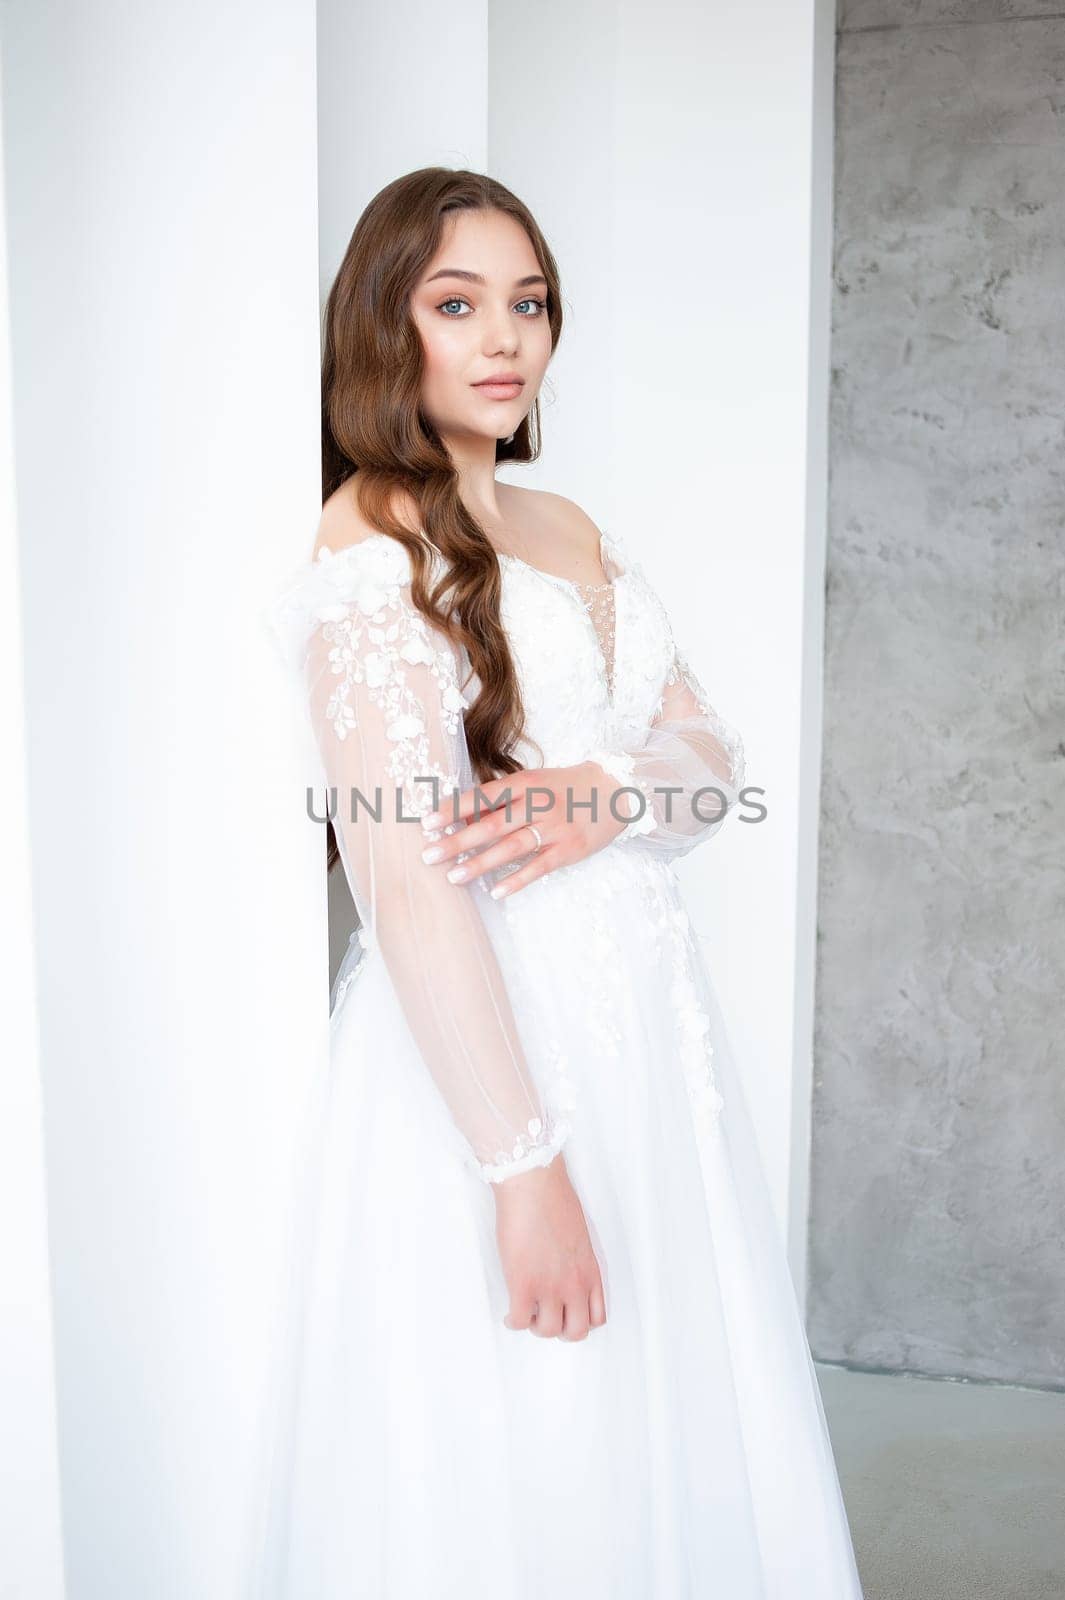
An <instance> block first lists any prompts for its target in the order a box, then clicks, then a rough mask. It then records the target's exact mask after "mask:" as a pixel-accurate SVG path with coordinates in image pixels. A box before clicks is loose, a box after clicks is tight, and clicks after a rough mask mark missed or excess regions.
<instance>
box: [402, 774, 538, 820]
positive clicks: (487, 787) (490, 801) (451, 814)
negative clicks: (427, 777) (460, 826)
mask: <svg viewBox="0 0 1065 1600" xmlns="http://www.w3.org/2000/svg"><path fill="white" fill-rule="evenodd" d="M515 776H516V775H515V774H514V773H511V775H510V778H509V779H507V778H490V779H489V780H488V782H487V783H482V784H477V785H472V786H471V787H470V788H469V789H463V791H462V793H461V794H459V795H457V796H456V795H454V794H449V795H446V796H445V797H444V799H443V800H442V802H441V805H440V808H439V810H437V811H432V812H430V814H429V815H428V816H427V817H425V818H424V821H425V824H426V826H427V827H438V828H444V827H446V826H447V824H448V823H449V822H457V821H458V820H459V818H460V817H472V816H473V814H474V810H475V809H476V810H477V811H478V812H479V814H480V815H483V814H484V813H485V812H486V811H487V809H488V807H489V806H494V805H495V804H496V802H497V801H501V800H502V798H503V796H504V795H505V794H506V792H507V786H508V783H509V784H510V786H511V793H512V794H513V792H514V791H513V780H514V777H515ZM478 800H479V803H478ZM516 804H517V797H516V796H515V799H514V801H513V802H512V805H516Z"/></svg>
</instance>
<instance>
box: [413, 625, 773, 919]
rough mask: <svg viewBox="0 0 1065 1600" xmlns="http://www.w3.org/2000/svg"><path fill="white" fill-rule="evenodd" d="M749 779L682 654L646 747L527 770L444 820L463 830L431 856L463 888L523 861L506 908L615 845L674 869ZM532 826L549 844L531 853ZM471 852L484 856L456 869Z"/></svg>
mask: <svg viewBox="0 0 1065 1600" xmlns="http://www.w3.org/2000/svg"><path fill="white" fill-rule="evenodd" d="M745 771H746V768H745V759H744V752H743V742H742V740H741V738H740V735H739V733H738V732H737V731H736V729H735V728H733V727H732V726H731V724H729V723H728V722H726V721H725V720H724V718H722V717H721V716H720V715H719V714H718V712H717V711H716V710H715V709H714V707H713V706H712V705H711V704H710V701H709V699H708V698H707V696H706V693H705V691H704V690H703V688H702V686H701V684H700V683H699V681H698V679H697V678H696V677H695V674H694V673H693V672H692V670H691V668H690V667H689V665H688V663H687V661H686V660H685V658H684V657H683V656H682V655H681V654H680V652H679V651H676V652H675V654H674V658H673V663H672V666H671V668H670V671H669V674H668V675H667V678H666V681H665V683H664V685H663V688H662V692H661V695H660V697H659V704H658V708H657V710H656V712H655V714H654V716H653V718H652V719H651V722H650V724H649V725H648V728H647V732H646V735H645V738H644V742H643V743H642V744H641V745H639V746H636V747H632V748H627V749H625V748H612V749H599V750H594V751H590V752H589V754H588V756H587V757H586V758H585V759H584V761H582V762H579V763H577V764H576V765H574V766H569V767H549V768H527V769H524V770H522V771H520V772H516V773H512V774H510V776H509V777H506V778H497V779H493V780H492V781H490V782H488V783H485V784H481V785H480V786H479V787H478V788H476V789H466V790H464V791H463V792H462V794H461V795H460V796H455V797H453V798H454V799H455V805H454V808H452V807H451V806H449V807H448V809H447V811H446V812H444V813H443V814H441V813H437V814H436V818H435V826H436V827H438V828H440V827H445V826H448V825H449V824H452V823H455V822H459V823H460V826H459V827H457V828H456V829H455V831H454V832H453V833H448V834H445V836H444V837H443V838H442V839H441V840H439V842H438V843H437V844H436V845H434V846H433V847H432V848H433V849H435V850H436V852H437V854H435V855H434V856H433V857H432V860H431V863H430V864H431V865H432V866H433V867H434V869H436V870H443V871H446V872H449V875H450V873H451V872H454V871H458V872H461V873H462V874H463V876H462V878H461V880H459V881H462V882H465V881H467V880H469V879H474V878H478V877H481V876H483V875H484V874H486V873H489V872H492V871H494V870H495V869H497V868H499V867H503V866H509V865H510V864H511V863H513V862H519V861H520V862H521V863H522V864H521V865H520V866H518V867H517V868H516V870H514V871H511V872H509V873H508V874H507V876H505V877H504V878H501V879H500V881H499V882H498V883H497V884H496V886H495V887H494V889H493V890H492V893H493V895H495V896H497V897H500V896H502V895H504V894H513V893H515V892H516V891H517V890H519V889H523V888H524V887H525V886H526V885H527V884H529V883H532V882H534V881H535V880H536V879H537V878H541V877H544V876H545V875H546V874H547V873H549V872H553V871H555V870H556V868H558V867H561V866H569V865H571V864H572V863H573V862H576V861H581V860H583V859H584V858H585V857H586V856H589V855H592V854H594V853H595V852H596V851H597V850H602V849H604V848H605V847H606V845H608V844H614V843H617V844H620V845H622V846H623V847H633V848H638V849H640V850H642V851H646V852H648V853H650V854H654V855H657V856H660V857H665V858H668V859H676V858H677V857H679V856H682V855H687V854H688V852H689V851H690V850H693V849H694V848H695V846H696V845H698V844H701V843H703V842H704V841H705V840H707V839H709V838H711V837H712V836H713V835H714V834H715V833H717V832H718V830H719V829H720V827H721V826H722V824H723V823H724V820H725V818H726V816H727V815H728V813H729V812H730V811H731V810H733V809H734V807H735V806H736V804H737V802H738V800H739V797H740V792H741V790H742V788H743V784H744V781H745ZM508 794H509V796H510V804H509V807H508V806H507V805H506V801H507V797H508ZM493 808H498V809H493ZM432 821H433V819H430V818H426V823H431V822H432ZM530 823H533V824H535V826H536V828H537V830H538V832H539V834H540V836H541V838H542V840H543V843H542V845H541V846H540V848H539V849H533V853H531V854H530V849H531V848H532V847H534V846H535V840H534V839H533V837H532V835H531V833H530V830H529V824H530ZM467 851H472V852H476V854H472V855H469V856H467V857H466V858H465V859H464V860H463V861H462V863H461V864H460V865H459V867H457V868H455V867H453V866H452V862H453V861H454V858H455V857H456V856H457V855H458V854H460V853H463V854H464V853H465V852H467Z"/></svg>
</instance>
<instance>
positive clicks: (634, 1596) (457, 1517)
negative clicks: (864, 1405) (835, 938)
mask: <svg viewBox="0 0 1065 1600" xmlns="http://www.w3.org/2000/svg"><path fill="white" fill-rule="evenodd" d="M479 901H480V902H481V903H482V904H481V909H482V913H483V915H484V916H485V919H486V922H487V923H488V926H489V928H490V930H491V932H492V937H493V941H494V943H495V944H496V947H497V950H498V953H499V956H500V961H501V963H502V964H503V967H504V972H505V975H506V978H507V982H508V987H509V988H510V991H511V995H512V999H513V1002H514V1007H515V1011H516V1013H517V1016H518V1020H519V1023H520V1026H521V1030H522V1040H523V1044H524V1045H525V1047H526V1049H527V1052H528V1053H529V1055H530V1059H531V1060H532V1061H533V1063H534V1064H535V1067H536V1072H537V1077H538V1081H539V1082H540V1084H541V1086H542V1089H543V1092H544V1093H545V1095H546V1097H547V1098H548V1100H549V1102H550V1104H551V1106H552V1107H553V1109H555V1111H556V1112H557V1114H559V1115H565V1116H566V1117H567V1119H568V1120H569V1122H570V1124H571V1130H572V1131H571V1133H570V1136H569V1139H568V1142H567V1144H566V1147H565V1159H566V1165H567V1168H568V1170H569V1173H570V1177H571V1179H572V1181H573V1184H574V1187H575V1188H576V1191H577V1194H578V1195H579V1197H580V1200H581V1203H582V1206H583V1208H584V1211H585V1215H586V1218H587V1221H588V1225H589V1231H590V1233H591V1238H592V1242H593V1245H594V1247H595V1251H596V1255H597V1257H598V1260H599V1264H600V1269H601V1272H602V1276H603V1283H604V1290H605V1299H606V1310H607V1320H606V1323H605V1324H604V1325H603V1326H602V1327H600V1328H593V1329H592V1330H591V1331H590V1333H589V1334H588V1337H587V1338H586V1339H585V1340H583V1341H578V1342H575V1343H569V1342H567V1341H565V1340H562V1339H546V1338H538V1337H536V1336H535V1335H533V1334H532V1333H530V1332H528V1331H520V1332H518V1331H512V1330H510V1329H508V1328H506V1327H504V1325H503V1317H504V1315H505V1313H506V1311H507V1307H508V1297H507V1293H506V1288H505V1284H504V1281H503V1276H502V1270H501V1268H500V1264H499V1259H498V1253H497V1249H496V1242H495V1206H494V1201H493V1198H492V1193H491V1190H490V1188H489V1186H488V1185H486V1184H484V1183H482V1182H481V1181H480V1180H479V1179H478V1178H476V1177H474V1176H472V1175H471V1172H470V1171H469V1169H468V1168H466V1167H465V1166H464V1165H463V1162H462V1161H461V1160H460V1159H459V1158H458V1147H457V1143H456V1141H457V1137H458V1136H457V1133H456V1130H455V1129H454V1127H453V1125H452V1123H451V1120H450V1117H449V1115H448V1113H447V1110H446V1108H445V1106H444V1103H443V1101H442V1099H441V1097H440V1095H439V1093H438V1091H437V1089H436V1087H435V1085H434V1084H433V1083H432V1081H431V1080H430V1079H429V1078H428V1076H427V1074H426V1072H425V1069H424V1067H423V1065H422V1063H421V1060H420V1058H419V1056H418V1054H417V1052H416V1050H415V1047H414V1045H413V1042H412V1040H411V1038H410V1035H409V1033H408V1031H407V1028H406V1024H405V1022H404V1019H403V1016H402V1013H401V1011H400V1009H399V1006H398V1003H397V1001H396V998H395V995H394V993H393V991H392V987H391V984H390V982H389V978H388V974H387V970H386V968H385V966H384V962H383V960H382V958H381V957H380V954H379V953H378V952H376V951H374V950H372V949H371V950H370V951H369V952H367V953H366V954H365V955H364V956H363V958H362V964H361V966H359V968H358V970H357V973H356V975H355V976H354V980H353V981H352V980H351V977H350V975H346V976H345V978H344V979H343V980H342V982H341V985H340V988H341V989H342V990H343V991H344V992H343V997H342V999H340V1001H339V1003H338V1005H337V1007H336V1010H335V1011H334V1018H333V1024H332V1052H331V1060H330V1062H329V1066H328V1070H327V1071H325V1072H323V1074H322V1076H321V1078H320V1080H318V1081H316V1082H314V1083H313V1084H312V1085H311V1086H310V1089H309V1097H308V1110H307V1121H306V1127H305V1130H304V1134H303V1138H302V1140H301V1145H300V1156H299V1161H298V1180H297V1182H296V1184H295V1186H294V1204H293V1211H292V1231H291V1240H290V1248H289V1273H288V1278H287V1281H286V1286H285V1292H284V1296H283V1312H282V1315H281V1317H280V1319H279V1323H278V1330H277V1337H276V1345H275V1356H274V1362H273V1372H272V1377H271V1381H270V1385H269V1391H268V1394H267V1396H266V1399H265V1409H264V1432H263V1446H262V1453H261V1457H260V1469H261V1470H260V1476H259V1481H258V1482H257V1484H256V1486H255V1490H254V1496H253V1502H254V1503H253V1507H252V1531H251V1535H250V1544H249V1554H248V1559H247V1564H246V1567H245V1571H244V1581H243V1586H242V1594H243V1596H246V1597H247V1600H280V1597H285V1600H342V1597H343V1600H489V1597H491V1600H547V1597H548V1596H554V1597H559V1600H571V1597H572V1600H860V1596H861V1589H860V1585H859V1580H858V1574H857V1570H856V1567H855V1562H854V1555H853V1551H852V1547H851V1540H850V1534H849V1529H848V1525H847V1520H846V1514H845V1510H844V1506H843V1501H842V1497H841V1494H840V1488H839V1482H838V1478H837V1474H836V1468H835V1464H834V1461H833V1456H832V1450H831V1445H830V1441H829V1436H828V1432H827V1428H826V1424H825V1416H824V1411H823V1409H822V1404H821V1398H820V1393H819V1390H818V1386H817V1380H816V1375H815V1372H814V1368H813V1364H812V1361H811V1358H810V1352H809V1347H808V1345H807V1341H806V1336H805V1331H804V1328H803V1324H802V1319H801V1316H800V1313H799V1309H798V1306H797V1303H796V1298H795V1293H794V1288H793V1284H792V1280H791V1276H790V1273H789V1269H788V1265H787V1260H786V1256H785V1252H784V1245H783V1240H782V1238H781V1236H780V1231H779V1228H778V1225H777V1222H776V1217H775V1214H774V1212H773V1210H772V1206H771V1202H770V1198H769V1193H768V1189H767V1186H766V1182H765V1178H764V1174H763V1171H762V1168H761V1164H760V1156H759V1151H758V1147H757V1145H756V1142H755V1137H754V1132H753V1128H752V1126H751V1122H750V1118H749V1113H748V1110H747V1107H746V1104H745V1101H744V1096H743V1091H742V1088H741V1084H740V1081H739V1078H738V1075H737V1071H736V1067H735V1063H734V1060H733V1057H732V1055H731V1053H730V1050H729V1043H728V1038H727V1034H726V1031H725V1027H724V1023H723V1019H722V1017H721V1013H720V1008H719V1006H718V1003H717V1000H716V997H715V994H714V991H713V986H712V983H711V980H710V977H709V974H708V972H707V969H706V964H705V961H704V958H703V956H702V952H701V948H700V946H699V943H698V940H697V939H696V938H695V936H694V934H693V931H692V929H691V927H690V925H689V923H688V919H687V916H686V913H685V909H684V905H683V901H682V898H681V895H680V891H679V888H678V885H677V881H676V878H675V875H674V873H673V871H672V870H671V869H670V868H669V867H668V866H667V865H665V864H664V863H663V862H661V861H659V860H656V859H653V858H651V857H649V856H646V855H644V854H641V853H640V852H639V850H638V849H633V850H628V849H626V847H625V846H620V847H618V848H617V849H607V850H604V851H601V852H599V853H598V854H597V855H595V856H592V857H590V858H588V859H587V860H586V861H583V862H581V863H578V864H577V865H575V866H572V867H568V868H563V869H560V870H559V871H556V872H554V873H552V874H549V875H548V876H547V877H545V878H543V879H541V880H539V881H538V882H537V883H535V884H533V885H531V886H530V887H528V888H526V889H523V890H521V891H520V892H518V893H517V894H515V895H514V896H513V898H511V899H504V900H502V901H500V902H493V901H491V900H490V899H489V898H488V897H487V895H484V894H482V895H480V896H479Z"/></svg>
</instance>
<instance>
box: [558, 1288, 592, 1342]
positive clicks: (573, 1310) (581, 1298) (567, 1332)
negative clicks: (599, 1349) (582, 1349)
mask: <svg viewBox="0 0 1065 1600" xmlns="http://www.w3.org/2000/svg"><path fill="white" fill-rule="evenodd" d="M559 1337H560V1338H562V1339H567V1340H573V1341H574V1342H576V1341H577V1340H578V1339H587V1337H588V1296H587V1294H576V1295H573V1296H572V1297H571V1298H570V1299H568V1300H567V1301H566V1304H565V1305H564V1307H563V1309H562V1332H561V1334H560V1336H559Z"/></svg>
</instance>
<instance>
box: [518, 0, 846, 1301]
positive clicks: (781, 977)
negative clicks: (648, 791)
mask: <svg viewBox="0 0 1065 1600" xmlns="http://www.w3.org/2000/svg"><path fill="white" fill-rule="evenodd" d="M831 10H832V8H831V6H830V5H829V4H827V3H826V0H760V3H758V4H754V5H752V4H750V3H749V0H717V3H715V4H714V5H712V6H706V5H700V4H694V3H691V0H662V3H659V4H656V5H654V6H651V5H647V4H644V3H641V0H590V3H589V4H588V5H583V6H572V5H567V4H563V3H562V0H545V3H544V4H542V5H540V6H539V7H538V8H537V13H536V18H535V25H533V26H528V25H526V23H527V19H526V17H525V13H524V12H523V11H522V8H521V7H520V6H519V5H518V4H516V0H493V3H492V5H491V7H490V14H491V18H492V27H491V30H490V38H491V42H492V51H491V54H490V60H489V128H490V138H489V148H488V156H489V167H490V170H491V171H492V173H493V174H494V175H495V176H497V177H500V178H502V179H503V181H504V182H506V183H508V184H509V185H510V186H511V187H512V188H514V189H515V190H516V191H517V192H518V193H519V194H520V195H522V196H523V198H525V199H526V200H527V201H528V202H529V203H530V204H531V206H532V207H533V210H534V211H535V213H536V215H537V217H538V219H539V221H540V223H541V225H542V226H543V228H544V229H545V231H546V233H547V235H548V238H549V240H550V242H551V243H552V246H553V248H554V249H555V251H556V254H557V255H558V257H559V262H560V267H561V270H562V275H563V285H564V291H565V295H566V311H567V316H568V326H567V328H566V330H565V332H564V334H563V343H562V346H561V348H560V351H559V354H558V355H557V357H556V359H555V361H554V363H553V365H552V377H551V380H550V381H551V385H552V386H553V388H554V390H555V391H556V393H557V403H556V404H555V405H554V406H553V407H552V406H548V407H547V408H546V410H545V417H546V434H547V438H546V447H545V451H544V457H543V460H542V462H541V463H540V465H539V466H538V468H537V470H536V478H537V479H538V481H540V482H541V483H542V484H544V485H545V486H546V487H550V488H553V489H556V490H558V491H560V492H562V493H564V494H569V495H571V496H572V497H573V498H575V499H576V500H578V501H579V502H580V503H581V504H582V505H584V506H585V507H586V508H587V509H588V510H589V511H590V512H591V514H592V515H593V516H594V517H595V518H596V520H597V521H599V522H600V523H601V525H606V526H607V527H608V528H610V529H614V530H616V531H617V532H619V533H621V534H622V535H624V537H625V539H626V542H627V543H628V544H629V545H630V546H631V547H632V549H633V550H634V552H635V553H636V554H637V555H638V557H639V559H640V560H641V561H642V562H643V564H644V566H645V568H646V570H647V572H648V574H649V576H651V577H652V579H653V581H655V582H656V583H657V584H658V585H659V586H660V588H661V590H662V592H663V595H664V597H665V599H666V601H667V604H668V605H669V607H670V610H671V612H672V614H673V617H674V621H675V625H676V631H677V634H678V637H679V638H680V639H682V640H683V642H684V643H685V644H686V646H687V648H688V654H689V656H690V658H691V660H692V663H693V665H694V666H695V668H696V670H697V671H698V672H699V673H700V675H701V676H702V677H703V679H704V681H705V683H706V687H707V690H708V692H709V694H710V696H711V699H713V700H714V701H715V702H716V703H717V704H718V706H719V708H720V710H721V711H722V714H723V715H726V716H727V717H728V718H729V720H731V721H733V722H735V723H736V724H737V725H738V727H739V728H740V730H741V732H742V733H743V735H744V738H745V742H746V746H747V753H748V758H749V767H750V782H751V783H752V784H756V785H760V786H762V787H764V789H765V790H766V795H765V797H764V804H765V805H766V806H767V808H768V812H769V815H768V818H767V819H766V820H765V821H764V822H760V823H757V824H744V823H740V822H739V821H738V820H733V821H732V822H730V823H729V825H728V827H727V830H725V831H723V832H722V834H721V835H720V836H719V838H718V839H717V840H716V841H712V842H711V844H710V845H709V846H708V847H707V848H706V849H704V850H700V851H698V852H696V853H695V854H694V855H693V856H692V857H691V858H689V860H687V861H686V862H684V863H683V864H682V868H681V871H682V875H683V879H684V883H685V887H686V889H687V891H688V895H689V899H690V901H691V903H692V905H693V909H694V912H695V915H696V920H697V922H698V924H699V927H700V930H701V932H702V933H703V935H704V937H705V946H706V950H707V954H708V957H709V959H710V961H711V964H712V969H713V973H714V976H715V980H716V982H717V985H718V988H719V990H720V992H721V996H722V1003H723V1006H724V1009H725V1011H726V1014H727V1018H728V1021H729V1024H730V1031H731V1033H732V1037H733V1043H734V1045H735V1047H736V1051H737V1053H738V1056H739V1058H740V1063H741V1066H742V1068H743V1070H744V1077H745V1083H746V1087H747V1092H748V1098H749V1100H750V1104H751V1110H752V1113H753V1115H754V1118H755V1122H756V1125H757V1129H758V1134H759V1139H760V1142H761V1145H762V1149H763V1154H764V1157H765V1161H766V1166H767V1170H768V1174H769V1178H770V1182H771V1184H772V1189H773V1195H774V1201H775V1204H776V1209H777V1213H778V1217H779V1219H780V1222H781V1225H782V1228H783V1229H785V1230H786V1232H787V1233H788V1235H789V1239H790V1253H791V1263H792V1270H793V1275H794V1276H795V1278H796V1282H797V1287H798V1288H799V1290H800V1293H801V1292H802V1290H803V1280H804V1271H805V1263H804V1257H805V1226H806V1211H807V1199H806V1191H807V1167H808V1137H809V1136H808V1110H809V1099H810V1088H811V1030H812V996H813V967H814V937H815V926H816V901H815V892H816V861H817V815H818V789H819V773H820V671H821V665H820V641H821V618H822V610H823V605H822V601H823V540H824V534H823V527H824V503H823V502H824V475H825V464H824V456H825V449H824V433H825V421H824V406H825V398H824V396H825V384H826V374H827V337H828V300H827V291H828V281H829V279H828V272H829V265H828V244H827V238H828V233H827V229H828V208H829V201H830V195H831V143H830V123H831V104H832V15H831Z"/></svg>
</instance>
